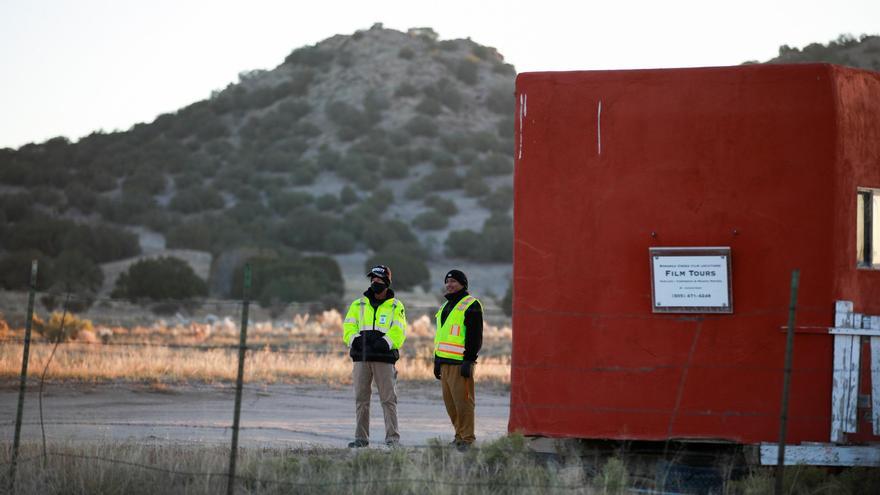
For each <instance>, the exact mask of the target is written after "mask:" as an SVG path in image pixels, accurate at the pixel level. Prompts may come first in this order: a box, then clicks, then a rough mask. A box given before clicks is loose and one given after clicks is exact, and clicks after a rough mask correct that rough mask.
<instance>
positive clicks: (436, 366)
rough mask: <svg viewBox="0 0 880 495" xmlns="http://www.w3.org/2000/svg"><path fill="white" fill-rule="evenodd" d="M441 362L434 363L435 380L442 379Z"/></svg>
mask: <svg viewBox="0 0 880 495" xmlns="http://www.w3.org/2000/svg"><path fill="white" fill-rule="evenodd" d="M440 376H441V375H440V362H439V361H434V378H436V379H438V380H439V379H440Z"/></svg>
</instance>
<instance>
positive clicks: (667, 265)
mask: <svg viewBox="0 0 880 495" xmlns="http://www.w3.org/2000/svg"><path fill="white" fill-rule="evenodd" d="M650 255H651V302H652V304H653V311H654V312H655V313H733V290H732V287H731V270H730V266H731V264H730V248H729V247H655V248H650Z"/></svg>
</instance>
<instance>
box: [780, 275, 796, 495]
mask: <svg viewBox="0 0 880 495" xmlns="http://www.w3.org/2000/svg"><path fill="white" fill-rule="evenodd" d="M800 276H801V271H800V270H797V269H796V270H794V271H792V272H791V297H790V298H789V305H788V332H787V333H786V336H785V375H784V377H783V380H782V404H781V411H780V413H779V454H778V456H777V457H776V489H775V491H774V493H775V494H776V495H782V481H783V475H784V474H785V435H786V431H787V429H788V391H789V386H790V383H791V361H792V354H793V347H794V316H795V310H796V309H797V293H798V284H799V282H800Z"/></svg>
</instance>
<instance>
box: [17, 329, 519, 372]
mask: <svg viewBox="0 0 880 495" xmlns="http://www.w3.org/2000/svg"><path fill="white" fill-rule="evenodd" d="M433 331H434V330H433V325H431V324H430V320H429V319H428V318H427V317H422V318H419V319H418V320H416V321H414V322H411V324H410V328H409V330H408V332H407V341H406V343H405V344H404V349H403V350H404V352H403V355H402V357H401V359H400V361H398V363H397V370H398V373H399V374H398V376H399V379H401V380H426V381H427V380H433V379H434V378H433V372H432V370H433V364H432V361H431V355H432V345H433V341H432V339H433V337H432V336H433ZM4 333H5V337H4V338H5V339H11V340H13V341H12V342H9V341H7V342H5V343H3V344H2V345H0V377H2V378H13V377H15V376H18V374H19V373H20V370H21V356H22V344H20V343H17V342H15V340H18V341H20V340H21V339H22V336H23V331H22V330H21V329H18V330H6V331H5V332H4ZM0 337H3V336H0ZM238 341H239V330H238V327H237V326H236V325H235V324H233V323H232V322H231V321H229V320H228V319H227V320H225V321H224V320H221V321H218V322H216V323H214V324H198V323H191V324H188V325H174V326H169V325H167V324H165V323H163V322H159V323H157V324H155V325H153V326H151V327H135V328H131V329H126V328H122V327H116V328H112V329H111V328H107V327H97V328H96V329H95V330H94V331H91V330H84V331H81V332H80V333H79V334H78V335H77V340H73V341H69V342H65V343H62V344H60V345H59V347H58V349H57V351H56V353H55V356H54V358H53V360H52V363H51V365H50V367H49V371H48V373H47V375H46V376H47V379H49V380H78V381H88V382H94V381H117V380H120V381H137V382H144V381H146V382H155V383H186V382H191V381H194V382H205V383H213V382H224V381H232V380H235V376H236V373H237V366H238V349H237V348H236V347H235V346H237V345H238ZM102 342H106V343H102ZM248 345H249V347H251V348H253V350H251V351H250V352H249V353H248V355H247V361H246V363H245V381H247V382H249V383H255V382H262V383H296V382H304V381H316V382H322V383H339V384H343V383H349V382H350V381H351V360H350V359H349V357H348V355H347V348H346V347H345V345H344V344H343V343H342V318H341V316H340V315H339V313H338V312H336V311H326V312H324V313H321V314H319V315H317V316H316V317H311V316H309V315H296V316H295V317H294V319H293V321H291V322H289V324H285V325H272V324H269V323H256V324H254V325H252V326H251V327H250V328H249V330H248ZM52 346H53V345H52V344H50V343H48V342H45V341H39V340H35V341H34V342H33V343H32V345H31V358H30V365H29V374H30V376H31V377H39V375H40V373H42V370H43V367H44V366H45V363H46V361H47V359H48V357H49V355H50V354H51V352H52ZM179 346H183V347H179ZM482 354H483V355H484V356H486V357H482V358H481V359H480V364H479V365H478V368H477V369H478V373H477V381H478V382H481V383H490V384H496V385H508V384H509V383H510V329H509V328H497V327H492V326H489V325H487V328H486V329H485V331H484V352H483V353H482Z"/></svg>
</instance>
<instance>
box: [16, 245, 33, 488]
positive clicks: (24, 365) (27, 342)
mask: <svg viewBox="0 0 880 495" xmlns="http://www.w3.org/2000/svg"><path fill="white" fill-rule="evenodd" d="M37 266H38V263H37V260H33V261H32V262H31V284H30V289H29V291H28V306H27V317H26V319H25V325H24V352H23V353H22V357H21V379H20V381H19V384H18V410H17V412H16V413H15V440H13V443H12V463H11V464H10V465H9V492H10V493H12V492H14V491H15V468H16V463H17V462H18V447H19V445H20V444H21V420H22V415H23V414H24V394H25V391H26V390H27V373H28V359H29V358H30V350H31V327H32V326H33V321H34V297H35V296H36V292H37Z"/></svg>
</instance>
